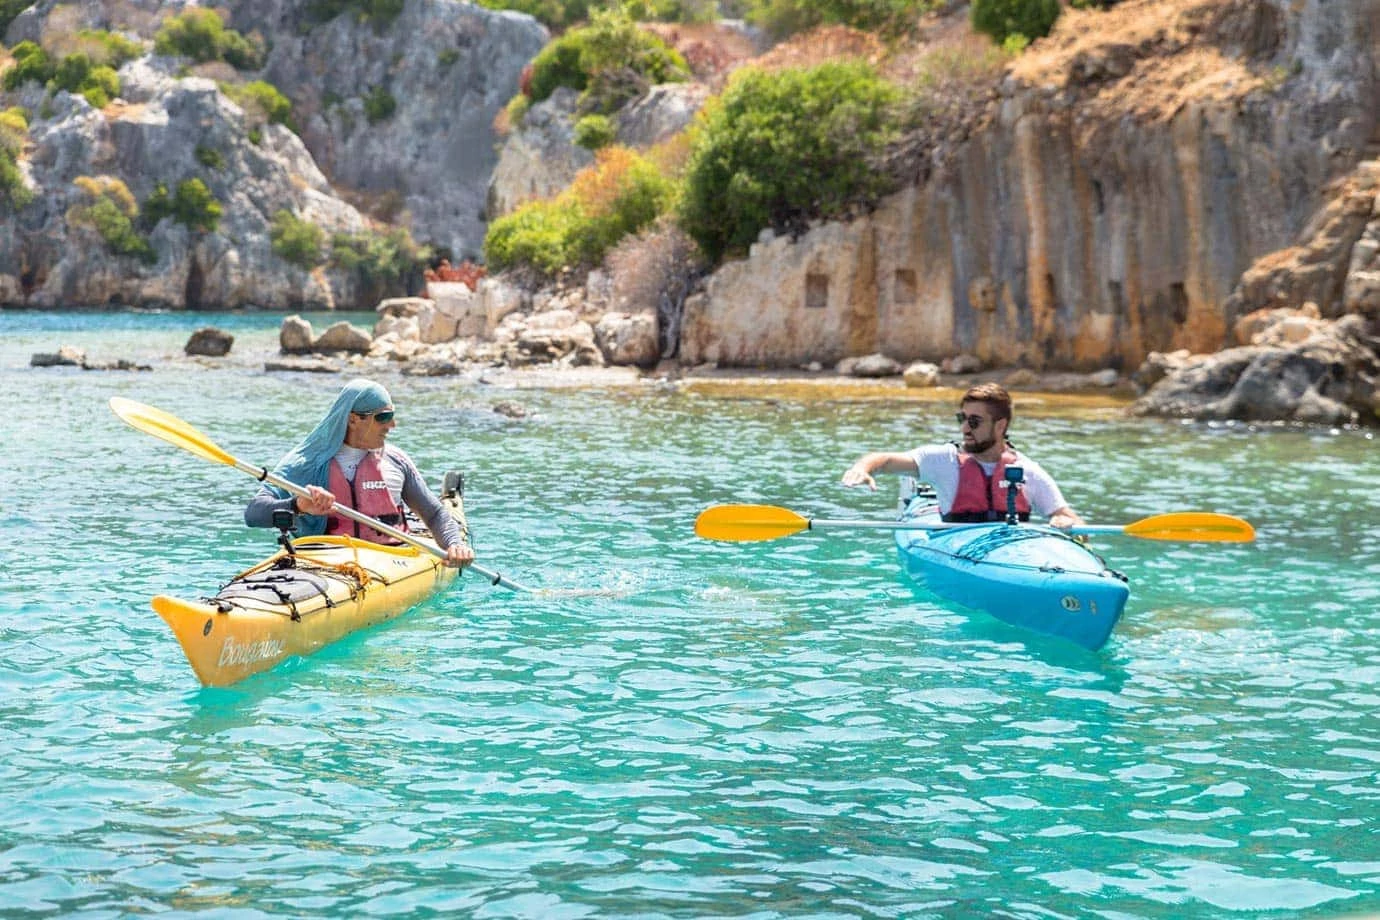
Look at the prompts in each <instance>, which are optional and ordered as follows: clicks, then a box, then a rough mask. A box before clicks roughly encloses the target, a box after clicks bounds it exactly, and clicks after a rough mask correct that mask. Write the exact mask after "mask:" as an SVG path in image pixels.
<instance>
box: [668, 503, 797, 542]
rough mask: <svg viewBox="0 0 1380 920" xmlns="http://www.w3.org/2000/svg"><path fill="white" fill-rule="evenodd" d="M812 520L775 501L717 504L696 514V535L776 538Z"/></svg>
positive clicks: (750, 539)
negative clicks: (754, 503)
mask: <svg viewBox="0 0 1380 920" xmlns="http://www.w3.org/2000/svg"><path fill="white" fill-rule="evenodd" d="M809 526H810V522H809V520H807V519H806V518H803V517H801V516H800V515H798V514H796V513H795V512H794V511H790V510H788V509H786V508H778V507H776V506H775V505H715V506H714V507H712V508H706V509H704V510H703V511H701V512H700V516H699V517H697V518H695V536H697V537H703V538H704V539H706V540H734V541H737V542H740V543H746V542H751V541H753V540H775V539H777V538H778V537H789V536H790V535H791V534H793V533H800V531H802V530H807V529H808V528H809Z"/></svg>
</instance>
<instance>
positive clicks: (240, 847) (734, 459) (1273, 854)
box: [0, 313, 1380, 918]
mask: <svg viewBox="0 0 1380 920" xmlns="http://www.w3.org/2000/svg"><path fill="white" fill-rule="evenodd" d="M279 319H280V317H278V316H253V315H244V316H223V315H216V316H212V317H207V316H204V315H202V316H170V315H160V314H142V315H135V314H95V315H92V314H86V315H80V316H59V315H54V314H22V313H21V314H15V313H0V393H3V396H4V404H5V405H6V406H7V407H8V408H9V410H10V414H9V416H8V418H7V419H6V430H7V437H6V438H5V448H4V451H5V455H4V463H3V464H0V495H2V496H3V498H2V499H0V520H3V521H4V523H5V525H6V527H7V530H8V531H9V535H10V539H9V540H7V541H6V544H5V547H4V549H3V550H0V915H5V916H25V915H30V914H32V915H45V914H46V915H64V916H73V915H84V916H127V915H135V914H143V913H156V912H163V911H173V912H175V913H176V914H184V915H185V914H194V913H207V914H211V915H215V916H226V917H255V916H269V915H275V916H349V917H355V916H437V915H453V916H474V917H540V918H548V917H555V918H563V917H712V916H741V917H760V918H768V917H788V916H789V917H931V916H932V917H966V916H1004V917H1030V918H1036V917H1039V918H1045V917H1076V916H1101V917H1117V918H1126V917H1183V916H1204V917H1221V916H1253V917H1254V916H1268V917H1337V916H1351V915H1363V914H1366V913H1373V912H1376V911H1380V838H1378V837H1377V815H1380V719H1377V715H1376V713H1377V708H1378V707H1380V690H1377V686H1376V685H1377V680H1378V679H1380V588H1377V585H1378V584H1380V552H1377V549H1376V547H1377V545H1380V542H1378V541H1380V526H1378V525H1377V523H1376V520H1375V517H1376V509H1377V507H1380V503H1378V502H1377V499H1376V496H1377V494H1380V461H1377V459H1376V457H1377V454H1376V445H1375V442H1374V440H1373V439H1372V438H1371V436H1370V435H1369V434H1367V433H1365V432H1356V431H1326V430H1291V429H1265V430H1259V431H1253V430H1248V429H1247V428H1246V427H1244V426H1215V427H1209V426H1205V425H1187V424H1180V423H1173V422H1164V421H1154V420H1127V419H1123V418H1120V417H1119V416H1117V415H1115V414H1113V413H1109V412H1101V413H1091V414H1089V413H1083V414H1075V415H1067V414H1061V415H1059V416H1058V417H1053V416H1052V417H1046V418H1036V417H1030V416H1029V414H1027V415H1025V416H1022V417H1021V418H1020V419H1019V420H1018V423H1017V431H1016V432H1014V433H1013V436H1015V435H1019V437H1017V441H1018V443H1019V444H1020V445H1021V446H1022V447H1025V448H1027V449H1029V450H1030V451H1031V452H1032V453H1034V454H1035V455H1036V456H1038V457H1039V458H1040V459H1041V460H1042V461H1043V462H1044V463H1045V465H1046V466H1047V467H1048V468H1050V469H1051V470H1052V471H1054V472H1055V473H1056V475H1059V476H1060V478H1061V480H1062V482H1063V485H1064V487H1065V491H1066V493H1067V495H1068V497H1069V498H1070V500H1071V501H1072V502H1073V503H1074V504H1075V505H1076V506H1077V507H1078V508H1079V509H1080V510H1081V511H1082V512H1083V514H1084V516H1085V517H1086V518H1087V519H1088V520H1089V521H1094V522H1105V523H1116V522H1123V521H1128V520H1134V519H1135V518H1137V517H1140V516H1142V515H1146V514H1150V513H1156V512H1163V511H1174V510H1190V509H1192V510H1218V511H1228V512H1234V513H1239V514H1242V515H1244V516H1246V517H1248V518H1250V519H1251V520H1252V521H1253V522H1254V523H1255V524H1256V526H1257V529H1258V533H1259V539H1258V541H1257V542H1256V543H1254V544H1251V545H1245V546H1242V545H1225V544H1217V545H1187V544H1171V543H1152V542H1149V541H1143V540H1133V539H1129V538H1120V539H1116V538H1108V539H1105V540H1099V542H1098V548H1099V550H1100V551H1101V552H1103V553H1104V555H1106V556H1107V557H1108V558H1109V561H1110V562H1111V563H1112V564H1113V565H1114V566H1115V567H1116V568H1118V569H1120V570H1122V571H1124V572H1125V573H1127V574H1128V575H1129V576H1130V578H1131V584H1132V597H1131V602H1130V604H1129V606H1128V608H1127V613H1126V615H1125V617H1124V619H1123V620H1122V622H1121V624H1120V625H1119V626H1118V628H1117V630H1116V632H1115V633H1114V634H1113V636H1112V639H1111V641H1110V643H1109V644H1108V645H1107V646H1106V647H1105V648H1104V649H1102V650H1101V651H1099V652H1096V653H1091V652H1085V651H1082V650H1080V649H1078V648H1076V647H1073V646H1066V645H1063V644H1060V643H1058V642H1056V641H1054V640H1042V639H1040V638H1037V637H1034V636H1031V635H1028V634H1025V633H1022V632H1020V631H1018V630H1016V629H1014V628H1011V627H1007V626H1004V625H1002V624H1000V623H997V622H995V621H994V620H991V619H990V618H984V617H982V616H981V615H978V614H966V613H962V612H957V611H954V610H950V609H947V608H945V607H943V606H940V605H937V604H936V603H935V602H934V601H933V600H932V599H931V598H930V597H929V596H928V595H926V593H925V592H924V591H923V590H921V589H915V588H912V587H910V586H909V585H908V584H907V583H906V582H905V581H904V580H903V579H902V578H901V576H900V574H899V566H898V564H897V561H896V559H895V556H894V550H893V549H892V545H891V543H890V538H889V536H887V535H886V534H884V533H881V532H872V531H858V532H856V533H838V532H835V533H832V534H826V535H811V534H804V535H800V536H795V537H791V538H788V539H784V540H780V541H777V542H772V543H762V544H752V545H742V544H738V545H734V544H710V543H704V542H700V541H698V540H696V539H695V538H694V537H693V535H692V534H691V530H690V528H691V524H692V521H693V519H694V516H695V514H696V513H697V512H698V511H699V510H700V509H702V508H703V507H705V506H707V505H709V504H713V503H719V502H767V503H772V504H780V505H785V506H787V507H790V508H793V509H795V510H798V511H801V512H802V513H806V514H817V515H819V516H827V517H831V518H838V517H873V518H875V517H882V516H886V515H887V514H888V513H889V512H890V510H891V508H892V507H893V505H894V493H893V492H891V491H887V492H880V493H877V494H875V495H873V494H866V493H862V492H857V491H849V490H844V489H843V488H841V487H840V486H838V485H837V480H838V477H839V475H840V474H841V473H842V471H843V469H844V467H846V466H847V465H848V463H849V462H850V461H851V460H852V458H853V457H854V456H855V455H856V454H857V453H860V452H862V451H863V450H867V449H873V448H884V447H887V448H889V447H903V446H909V445H911V444H913V443H918V442H920V441H924V440H930V439H934V438H940V437H948V436H951V435H952V434H953V432H951V431H949V430H948V429H949V427H950V425H949V422H948V418H949V416H950V415H951V408H950V407H949V406H948V405H947V404H946V405H942V406H930V405H923V404H919V403H914V402H904V401H866V402H864V401H853V402H833V403H823V404H810V403H803V402H793V401H789V400H781V399H778V400H765V399H723V398H709V397H706V396H702V395H693V394H685V393H676V392H672V391H668V390H665V389H661V388H657V387H653V386H644V387H634V388H625V389H604V390H577V391H566V390H548V391H533V390H513V389H503V388H499V387H494V386H484V385H480V384H475V383H457V382H456V381H455V380H445V379H439V380H436V379H416V380H413V379H410V378H403V377H400V376H397V375H392V374H389V375H384V376H382V377H381V379H383V380H384V382H385V383H387V384H388V385H389V386H390V388H391V389H392V391H393V394H394V399H395V402H396V404H397V406H398V410H399V415H398V418H399V422H400V424H399V427H398V429H397V431H396V432H395V435H394V439H395V441H396V443H398V444H400V445H402V446H403V447H405V448H406V449H407V450H409V452H411V453H412V455H413V457H414V458H415V459H416V460H417V461H418V463H419V465H420V466H421V467H422V468H423V469H424V470H433V471H435V473H436V474H437V475H439V473H440V472H441V471H442V470H443V469H445V468H448V467H458V468H462V469H464V470H465V471H466V473H467V482H468V490H467V507H468V509H469V514H470V519H471V523H472V525H473V527H474V530H475V533H476V542H477V545H478V552H479V555H480V558H481V560H482V561H484V562H485V563H486V564H487V565H488V566H489V567H492V568H496V569H499V570H500V571H502V572H503V573H505V574H508V575H511V576H512V577H514V578H516V579H518V580H520V581H524V582H527V583H529V584H533V585H537V586H541V587H556V588H595V589H601V590H602V592H603V593H601V594H598V595H594V596H583V597H566V598H556V599H550V598H547V599H542V598H536V599H534V598H531V597H528V596H523V595H517V594H513V593H510V592H507V591H505V590H502V589H498V588H493V587H489V586H487V585H485V584H483V583H482V582H480V581H478V580H476V579H462V581H461V582H460V584H459V586H458V587H457V588H456V589H454V590H452V591H450V592H449V593H447V594H445V595H443V596H442V597H439V598H437V599H435V600H433V601H431V602H430V603H428V604H426V605H425V606H423V607H422V608H419V609H418V610H415V611H413V612H412V613H410V614H409V615H407V616H406V617H403V618H401V619H399V620H397V621H395V622H393V623H391V624H387V625H384V626H381V627H379V628H376V629H373V630H368V631H364V632H361V633H356V634H355V635H353V636H351V637H349V638H347V639H345V640H343V641H341V642H339V643H337V644H336V645H334V646H331V647H329V648H327V649H325V650H324V651H322V652H320V653H318V654H317V655H314V656H312V657H310V658H307V659H296V660H293V661H290V662H288V663H286V664H284V665H282V666H280V667H279V668H277V669H275V670H273V671H271V672H268V673H266V674H263V675H260V676H258V677H255V678H252V679H250V680H248V681H245V682H243V683H241V684H239V685H237V686H235V687H233V688H228V689H219V690H203V689H200V688H199V687H198V685H197V683H196V681H195V679H194V677H193V675H192V673H191V671H190V669H189V667H188V666H187V663H186V661H185V659H184V658H183V657H182V655H181V652H180V651H179V649H178V647H177V646H176V644H175V642H174V640H173V639H172V637H171V635H170V634H169V633H168V632H167V631H166V628H165V627H164V626H163V624H162V622H161V621H160V620H159V619H158V618H157V617H156V616H155V615H154V614H153V613H152V611H151V610H150V609H149V607H148V599H149V597H150V596H152V595H154V594H157V593H175V594H181V595H185V596H193V597H195V596H201V595H204V594H209V593H212V592H213V591H214V590H215V588H216V587H217V586H218V585H219V584H221V583H222V582H223V581H224V580H225V579H226V578H227V577H229V576H230V575H231V574H233V572H234V571H237V570H238V569H240V568H243V567H246V566H248V565H249V564H251V563H253V562H254V561H256V560H257V559H259V558H261V557H262V556H264V555H267V554H268V553H269V552H270V551H271V550H272V549H273V545H272V535H271V534H269V533H268V532H262V531H261V532H251V531H248V530H246V529H245V528H244V527H243V526H242V525H241V523H240V512H241V508H242V506H243V503H244V502H245V500H246V499H247V498H248V496H249V495H250V493H251V492H252V491H253V488H254V487H255V484H254V483H253V482H252V480H250V479H249V478H248V477H246V476H244V475H243V474H240V473H237V472H235V471H234V470H232V469H230V468H227V467H223V466H217V465H213V464H209V463H207V462H205V461H202V460H198V459H196V458H195V457H193V456H191V455H190V454H186V453H183V452H181V451H178V450H177V449H175V448H173V447H170V446H168V445H166V444H164V443H162V442H160V441H156V440H154V439H152V438H150V437H148V436H146V435H144V434H141V433H139V432H136V431H134V430H132V429H129V428H127V427H125V426H124V425H122V424H121V423H120V422H119V421H118V420H117V419H116V418H115V417H114V416H113V415H112V414H111V413H110V411H109V410H108V408H107V407H106V401H107V400H108V399H109V397H111V396H114V395H121V396H127V397H131V398H134V399H138V400H141V401H144V402H148V403H152V404H154V405H156V406H159V407H161V408H164V409H166V410H168V411H171V412H173V413H174V414H176V415H178V416H180V417H182V418H184V419H186V420H187V421H189V422H191V423H192V424H194V425H196V426H197V427H198V428H200V429H201V430H203V431H205V432H207V433H208V434H209V435H211V436H212V438H213V439H214V440H215V441H216V442H217V443H219V444H220V445H221V446H222V447H224V448H226V449H227V450H229V451H230V452H231V453H233V454H235V455H236V456H237V457H240V458H241V459H244V460H246V461H249V462H254V463H271V462H272V461H273V460H275V459H276V458H277V456H278V455H279V454H280V453H281V452H282V451H283V450H284V449H285V448H286V447H287V446H289V444H290V443H291V441H293V440H294V439H295V438H296V437H297V436H299V435H300V434H301V433H303V432H304V431H305V430H306V428H308V427H309V426H310V425H311V424H313V423H314V422H315V420H316V418H317V417H318V416H319V415H320V414H321V412H322V411H323V410H324V408H325V406H326V405H327V404H328V403H329V401H330V399H331V397H332V396H333V394H334V392H335V390H336V389H337V388H338V387H339V385H340V383H341V380H340V379H339V378H335V377H331V376H318V375H297V376H293V375H287V374H265V373H264V372H263V371H262V361H263V357H264V355H265V354H266V353H267V350H268V349H269V348H270V347H271V346H272V344H273V343H274V342H275V341H276V330H277V323H278V320H279ZM208 322H213V323H214V324H215V325H217V326H220V327H222V328H226V329H229V330H230V331H232V332H233V333H234V334H235V335H236V345H235V351H234V352H233V353H232V357H231V358H230V359H229V360H227V361H224V362H216V361H195V360H191V359H187V358H183V357H181V356H180V351H181V346H182V344H183V343H184V342H185V341H186V338H187V336H188V335H189V334H190V332H191V330H193V329H195V328H197V327H198V326H200V325H204V324H206V323H208ZM318 325H319V322H318ZM64 343H72V344H76V345H81V346H84V347H86V348H87V349H88V352H89V353H90V355H91V357H92V358H96V359H103V358H104V359H114V358H121V357H124V358H131V359H135V360H138V361H141V362H144V363H149V364H152V365H153V366H154V368H155V369H154V370H153V371H151V372H146V373H130V372H95V371H91V372H86V371H81V370H77V369H32V368H30V367H28V361H29V357H30V355H31V354H33V353H35V352H51V351H56V350H57V348H58V346H59V345H61V344H64ZM498 401H512V402H518V403H521V404H522V405H523V406H525V407H526V408H527V409H528V410H529V413H530V415H529V416H528V417H527V418H525V419H521V420H514V419H510V418H506V417H504V416H502V415H499V414H496V413H494V412H493V411H492V407H493V405H494V403H496V402H498Z"/></svg>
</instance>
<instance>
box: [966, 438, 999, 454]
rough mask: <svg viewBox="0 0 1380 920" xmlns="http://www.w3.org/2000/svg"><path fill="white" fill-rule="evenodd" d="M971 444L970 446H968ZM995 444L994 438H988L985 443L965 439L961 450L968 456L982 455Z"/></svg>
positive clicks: (974, 439) (973, 439)
mask: <svg viewBox="0 0 1380 920" xmlns="http://www.w3.org/2000/svg"><path fill="white" fill-rule="evenodd" d="M969 442H971V446H970V444H969ZM996 443H997V439H996V438H988V439H987V440H986V441H979V440H977V439H976V438H965V439H964V442H963V449H964V451H966V452H967V453H970V454H982V453H986V452H987V451H989V450H991V449H992V445H994V444H996Z"/></svg>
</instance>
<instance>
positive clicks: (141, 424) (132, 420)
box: [110, 396, 235, 466]
mask: <svg viewBox="0 0 1380 920" xmlns="http://www.w3.org/2000/svg"><path fill="white" fill-rule="evenodd" d="M110 409H111V411H112V412H114V413H115V414H116V415H118V416H119V417H120V418H121V419H122V420H123V421H124V422H125V424H127V425H129V426H130V427H131V428H137V429H139V430H140V431H142V432H145V433H146V434H151V435H153V436H154V437H155V438H161V439H163V440H164V441H167V442H168V443H169V444H175V445H177V446H178V447H180V448H182V449H183V450H185V451H190V452H191V453H194V454H196V455H197V456H198V457H202V458H204V459H206V460H210V461H211V462H213V463H224V464H225V465H226V466H234V465H235V458H234V457H232V456H230V455H229V454H227V453H226V452H225V451H223V450H221V449H220V448H219V447H217V446H216V445H215V443H214V442H213V441H212V440H211V439H210V438H208V437H206V435H204V434H202V433H201V432H200V431H197V430H196V429H195V428H193V427H192V426H191V425H188V424H187V423H186V422H184V421H182V419H180V418H178V417H177V416H175V415H169V414H168V413H166V412H164V411H163V410H162V409H155V408H154V407H153V406H146V405H144V404H143V403H141V402H135V401H134V400H132V399H125V398H124V397H123V396H112V397H110Z"/></svg>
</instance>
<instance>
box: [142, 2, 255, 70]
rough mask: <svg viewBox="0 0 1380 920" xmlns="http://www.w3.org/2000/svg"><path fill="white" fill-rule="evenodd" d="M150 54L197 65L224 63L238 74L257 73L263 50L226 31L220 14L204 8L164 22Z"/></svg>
mask: <svg viewBox="0 0 1380 920" xmlns="http://www.w3.org/2000/svg"><path fill="white" fill-rule="evenodd" d="M153 50H154V51H155V52H157V53H158V54H162V55H167V56H169V57H174V56H180V57H186V58H191V59H192V60H193V61H197V62H199V63H205V62H207V61H225V62H226V63H227V64H229V65H230V66H232V67H234V68H236V69H237V70H257V69H258V68H259V67H261V66H262V65H263V49H262V48H260V47H258V46H257V45H256V44H255V43H254V42H252V41H250V40H249V39H247V38H245V37H244V36H243V35H241V34H240V33H239V32H236V31H235V30H234V29H227V28H226V27H225V20H224V19H222V18H221V15H220V13H218V12H216V11H215V10H212V9H207V8H205V7H196V6H192V7H187V8H186V9H184V10H183V11H182V12H181V13H178V14H177V15H176V16H170V17H168V18H167V19H164V20H163V25H162V27H161V28H160V29H159V30H158V34H157V35H155V36H154V39H153Z"/></svg>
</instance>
